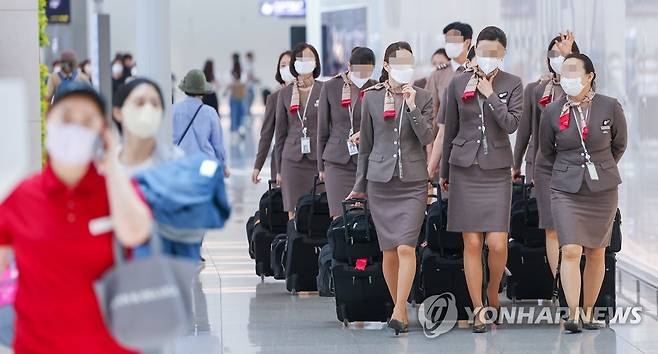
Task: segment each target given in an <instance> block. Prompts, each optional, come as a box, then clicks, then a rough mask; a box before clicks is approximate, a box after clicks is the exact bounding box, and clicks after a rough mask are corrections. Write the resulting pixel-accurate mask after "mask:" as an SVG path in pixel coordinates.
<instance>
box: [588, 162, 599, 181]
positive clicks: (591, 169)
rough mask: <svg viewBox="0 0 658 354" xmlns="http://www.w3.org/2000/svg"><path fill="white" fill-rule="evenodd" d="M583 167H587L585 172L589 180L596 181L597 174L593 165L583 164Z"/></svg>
mask: <svg viewBox="0 0 658 354" xmlns="http://www.w3.org/2000/svg"><path fill="white" fill-rule="evenodd" d="M585 165H586V166H587V172H589V178H591V179H592V181H598V180H599V174H598V173H597V172H596V166H594V163H593V162H585Z"/></svg>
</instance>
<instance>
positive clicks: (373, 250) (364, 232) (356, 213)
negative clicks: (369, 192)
mask: <svg viewBox="0 0 658 354" xmlns="http://www.w3.org/2000/svg"><path fill="white" fill-rule="evenodd" d="M355 203H361V205H362V206H355V205H354V204H355ZM327 239H328V242H329V244H330V245H331V250H332V257H333V259H335V260H338V261H340V262H344V263H349V264H355V262H356V260H357V259H359V258H367V259H369V260H370V261H371V263H374V262H379V261H381V260H382V251H381V250H380V249H379V243H378V242H377V231H376V229H375V224H374V222H373V220H372V217H371V216H370V211H369V210H368V207H367V201H366V200H364V199H352V200H346V201H343V213H342V215H341V216H339V217H337V218H336V219H334V220H333V221H332V222H331V225H330V226H329V230H328V231H327Z"/></svg>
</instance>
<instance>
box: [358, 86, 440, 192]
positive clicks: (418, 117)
mask: <svg viewBox="0 0 658 354" xmlns="http://www.w3.org/2000/svg"><path fill="white" fill-rule="evenodd" d="M414 89H416V109H414V110H413V111H409V109H408V107H407V105H406V104H405V105H404V107H405V108H404V111H403V112H402V128H401V129H400V131H398V125H399V124H398V123H399V120H398V119H399V117H400V108H401V106H402V105H399V106H397V105H396V108H395V111H396V115H395V119H388V120H384V96H385V94H386V90H385V89H383V88H382V89H379V90H374V89H373V90H370V91H367V92H366V94H365V96H364V97H363V102H362V107H361V109H362V112H361V136H360V144H359V161H358V164H357V168H356V182H355V183H354V191H356V192H362V193H363V192H366V182H367V181H373V182H388V181H390V180H391V178H393V175H394V173H395V168H396V166H397V164H398V158H399V157H398V144H399V147H400V150H401V152H402V156H401V158H402V160H401V161H402V176H401V177H400V179H401V180H402V181H404V182H415V181H422V180H427V153H426V151H425V145H427V144H429V143H431V142H432V141H433V140H434V138H435V136H436V129H435V128H434V127H433V125H432V96H431V95H430V93H429V92H428V91H426V90H424V89H422V88H420V87H414Z"/></svg>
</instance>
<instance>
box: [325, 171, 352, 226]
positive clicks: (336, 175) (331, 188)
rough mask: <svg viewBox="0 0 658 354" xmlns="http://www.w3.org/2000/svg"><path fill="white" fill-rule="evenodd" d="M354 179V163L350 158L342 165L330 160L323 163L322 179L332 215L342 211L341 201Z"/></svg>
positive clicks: (349, 190) (345, 196)
mask: <svg viewBox="0 0 658 354" xmlns="http://www.w3.org/2000/svg"><path fill="white" fill-rule="evenodd" d="M355 180H356V163H354V162H352V160H350V161H349V162H348V163H346V164H344V165H340V164H334V163H332V162H325V163H324V181H325V188H326V189H327V200H328V201H329V212H330V213H331V215H332V216H339V215H341V214H342V213H343V207H342V205H341V202H342V201H343V200H345V198H347V196H348V195H349V194H350V192H351V191H352V188H353V187H354V182H355Z"/></svg>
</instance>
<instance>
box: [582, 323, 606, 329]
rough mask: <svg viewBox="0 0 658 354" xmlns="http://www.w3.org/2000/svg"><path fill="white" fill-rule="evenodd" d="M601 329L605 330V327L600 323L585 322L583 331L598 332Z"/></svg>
mask: <svg viewBox="0 0 658 354" xmlns="http://www.w3.org/2000/svg"><path fill="white" fill-rule="evenodd" d="M601 328H603V326H602V325H601V324H600V323H597V322H594V321H588V322H585V321H583V329H585V330H588V331H598V330H599V329H601Z"/></svg>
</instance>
